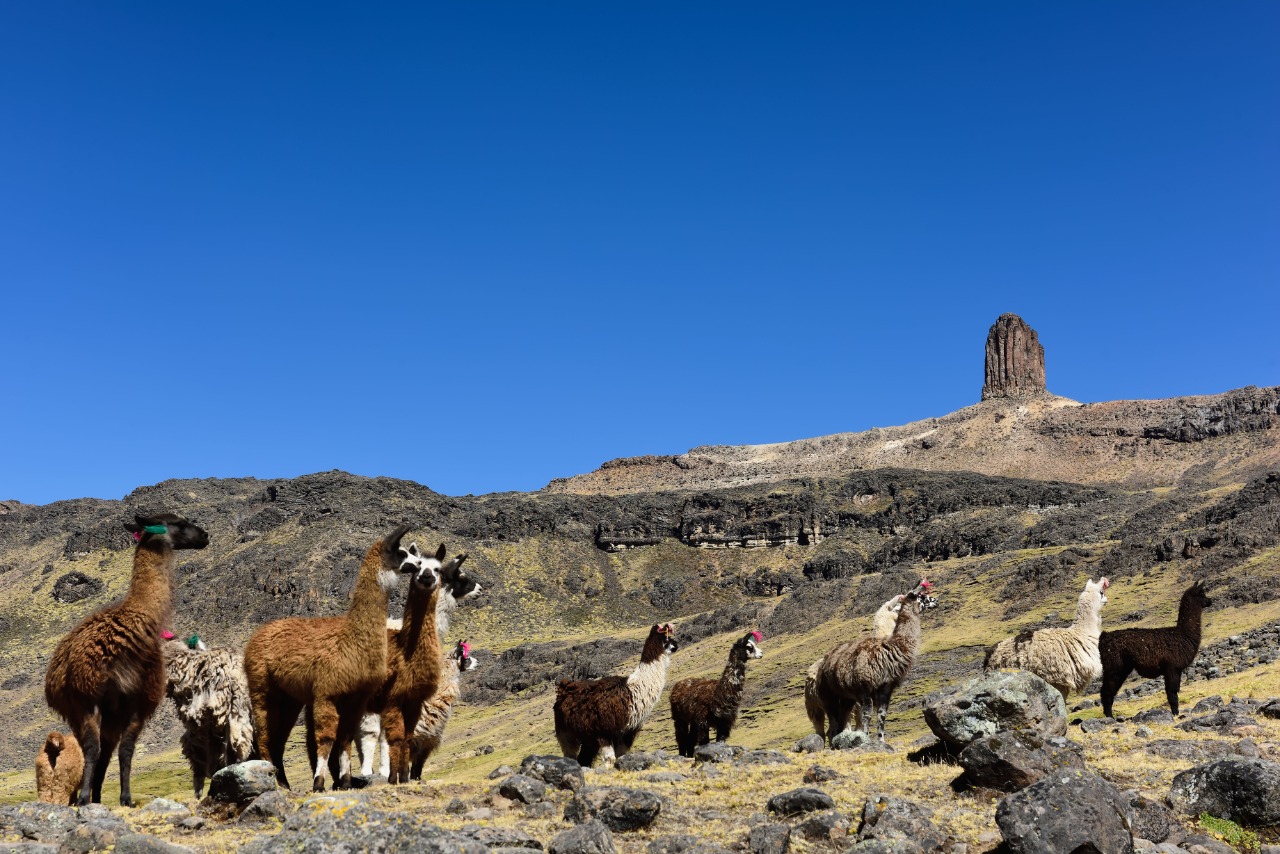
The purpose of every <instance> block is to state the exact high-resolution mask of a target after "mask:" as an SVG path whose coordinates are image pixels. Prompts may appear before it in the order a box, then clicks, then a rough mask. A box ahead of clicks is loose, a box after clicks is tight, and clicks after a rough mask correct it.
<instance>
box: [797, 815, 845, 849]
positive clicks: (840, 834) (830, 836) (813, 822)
mask: <svg viewBox="0 0 1280 854" xmlns="http://www.w3.org/2000/svg"><path fill="white" fill-rule="evenodd" d="M795 832H796V833H798V834H800V836H801V837H803V838H805V839H808V840H810V841H813V842H832V843H834V842H839V841H840V840H841V839H844V838H845V837H846V836H848V835H849V816H847V815H845V814H844V813H842V812H840V811H839V810H823V811H822V812H815V813H812V814H811V815H809V817H808V818H806V819H805V820H804V821H802V822H800V823H799V824H798V825H796V830H795Z"/></svg>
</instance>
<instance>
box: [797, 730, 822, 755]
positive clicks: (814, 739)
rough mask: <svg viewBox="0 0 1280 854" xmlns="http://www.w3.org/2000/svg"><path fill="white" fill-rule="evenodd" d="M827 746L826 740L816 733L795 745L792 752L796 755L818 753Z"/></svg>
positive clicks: (810, 734)
mask: <svg viewBox="0 0 1280 854" xmlns="http://www.w3.org/2000/svg"><path fill="white" fill-rule="evenodd" d="M826 746H827V742H826V740H825V739H824V738H823V737H822V736H820V735H818V734H817V733H815V732H811V733H809V734H808V735H806V736H805V737H804V738H802V739H800V740H799V741H797V742H796V743H795V747H793V748H792V750H793V751H794V752H796V753H818V752H820V751H822V750H823V748H825V747H826Z"/></svg>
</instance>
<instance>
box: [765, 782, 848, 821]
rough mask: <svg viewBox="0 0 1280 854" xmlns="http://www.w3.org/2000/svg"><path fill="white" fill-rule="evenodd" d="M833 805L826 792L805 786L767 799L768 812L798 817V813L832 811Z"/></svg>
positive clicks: (834, 803) (833, 802)
mask: <svg viewBox="0 0 1280 854" xmlns="http://www.w3.org/2000/svg"><path fill="white" fill-rule="evenodd" d="M835 805H836V802H835V801H833V800H832V799H831V796H830V795H828V794H827V793H826V792H824V791H822V790H821V789H815V788H812V787H810V786H805V787H803V788H800V789H792V790H791V791H789V792H783V793H782V794H780V795H774V796H773V797H772V798H770V799H769V805H768V808H769V812H776V813H778V814H779V815H799V814H800V813H806V812H816V811H818V810H829V809H833V808H834V807H835Z"/></svg>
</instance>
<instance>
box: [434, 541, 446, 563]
mask: <svg viewBox="0 0 1280 854" xmlns="http://www.w3.org/2000/svg"><path fill="white" fill-rule="evenodd" d="M444 554H445V552H444V543H441V544H440V548H438V549H436V560H438V561H440V562H441V563H444Z"/></svg>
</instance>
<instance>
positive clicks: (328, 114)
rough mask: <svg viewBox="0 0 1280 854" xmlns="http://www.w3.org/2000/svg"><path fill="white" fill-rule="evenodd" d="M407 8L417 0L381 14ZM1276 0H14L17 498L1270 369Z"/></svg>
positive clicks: (9, 293)
mask: <svg viewBox="0 0 1280 854" xmlns="http://www.w3.org/2000/svg"><path fill="white" fill-rule="evenodd" d="M392 5H399V6H400V7H401V8H400V9H398V10H393V9H389V8H388V7H389V6H392ZM1277 36H1280V4H1276V3H1274V2H1270V0H1266V2H1236V3H1229V4H1214V3H1183V2H1158V3H1146V4H1144V3H1124V4H1115V3H1096V4H1086V3H1071V4H1059V7H1058V8H1051V7H1050V4H1045V3H1025V2H1018V3H1014V2H1008V3H981V2H978V3H955V2H941V3H910V2H908V3H876V4H872V3H862V4H853V3H826V4H782V3H777V4H768V5H765V4H755V3H743V2H733V3H696V2H695V3H689V2H679V3H643V4H619V3H601V2H581V3H576V2H555V3H528V2H485V3H465V2H464V3H450V4H367V3H366V4H355V3H352V4H349V5H335V4H331V3H315V2H307V3H296V4H289V3H259V2H252V3H250V2H220V3H172V2H164V3H160V2H154V3H127V2H126V3H107V4H104V3H87V2H84V3H74V2H68V3H8V4H4V5H3V6H0V80H3V81H4V82H3V85H0V283H2V284H3V306H4V310H3V313H2V314H0V341H2V342H3V360H4V364H3V367H2V368H0V399H2V400H3V407H2V408H0V498H14V499H18V500H21V501H26V502H31V503H45V502H49V501H54V500H58V499H63V498H74V497H81V496H96V497H105V498H113V497H119V496H122V495H124V494H126V493H127V492H129V491H130V490H132V489H133V488H134V487H136V486H140V485H144V484H150V483H155V482H157V481H160V480H163V479H165V478H171V477H236V476H245V475H253V476H257V477H263V478H266V477H286V476H294V475H299V474H304V473H307V472H313V471H321V470H327V469H332V468H341V469H345V470H347V471H351V472H356V473H359V474H365V475H389V476H394V477H402V478H409V479H412V480H416V481H419V482H421V483H424V484H426V485H427V486H430V487H431V488H433V489H436V490H438V491H440V492H444V493H448V494H453V495H461V494H466V493H482V492H491V491H501V490H528V489H536V488H538V487H541V486H543V485H544V484H545V483H546V482H547V481H548V480H550V479H551V478H553V477H558V476H566V475H572V474H575V473H579V472H583V471H589V470H591V469H593V468H595V467H596V466H598V465H599V464H600V463H601V462H602V461H604V460H607V459H611V458H614V457H620V456H632V455H637V454H645V453H679V452H682V451H684V450H686V449H688V448H690V447H693V446H696V445H701V444H745V443H752V444H754V443H761V442H775V441H782V440H788V439H798V438H803V437H808V436H815V435H823V434H828V433H836V432H841V431H849V430H862V429H866V428H869V427H872V426H876V425H889V424H898V423H904V422H906V421H910V420H913V419H917V418H923V417H927V416H932V415H940V414H943V413H946V412H949V411H952V410H954V409H957V408H959V407H961V406H965V405H968V404H970V403H973V402H975V401H976V400H977V399H978V396H979V391H980V388H981V385H982V343H983V339H984V336H985V335H986V331H987V328H988V326H990V324H991V323H992V322H993V321H994V320H995V318H996V317H997V316H998V315H999V314H1000V313H1001V312H1005V311H1014V312H1018V313H1020V314H1021V315H1023V317H1025V318H1026V319H1027V321H1028V322H1029V323H1031V324H1032V325H1033V326H1034V327H1035V328H1036V329H1037V330H1038V331H1039V333H1040V338H1041V341H1042V342H1043V344H1044V345H1045V347H1046V350H1047V369H1048V379H1049V388H1050V389H1051V390H1052V391H1055V392H1057V393H1058V394H1063V395H1066V396H1069V397H1073V398H1076V399H1078V400H1085V401H1095V400H1110V399H1117V398H1141V397H1169V396H1175V395H1180V394H1197V393H1209V392H1220V391H1225V390H1227V389H1230V388H1235V387H1239V386H1243V385H1248V384H1256V385H1275V384H1280V355H1278V352H1277V351H1278V345H1277V333H1276V330H1277V320H1278V318H1280V313H1278V312H1277V309H1280V296H1278V295H1277V292H1278V291H1280V275H1278V274H1280V239H1278V238H1280V156H1278V155H1280V50H1277V49H1276V45H1277Z"/></svg>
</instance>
